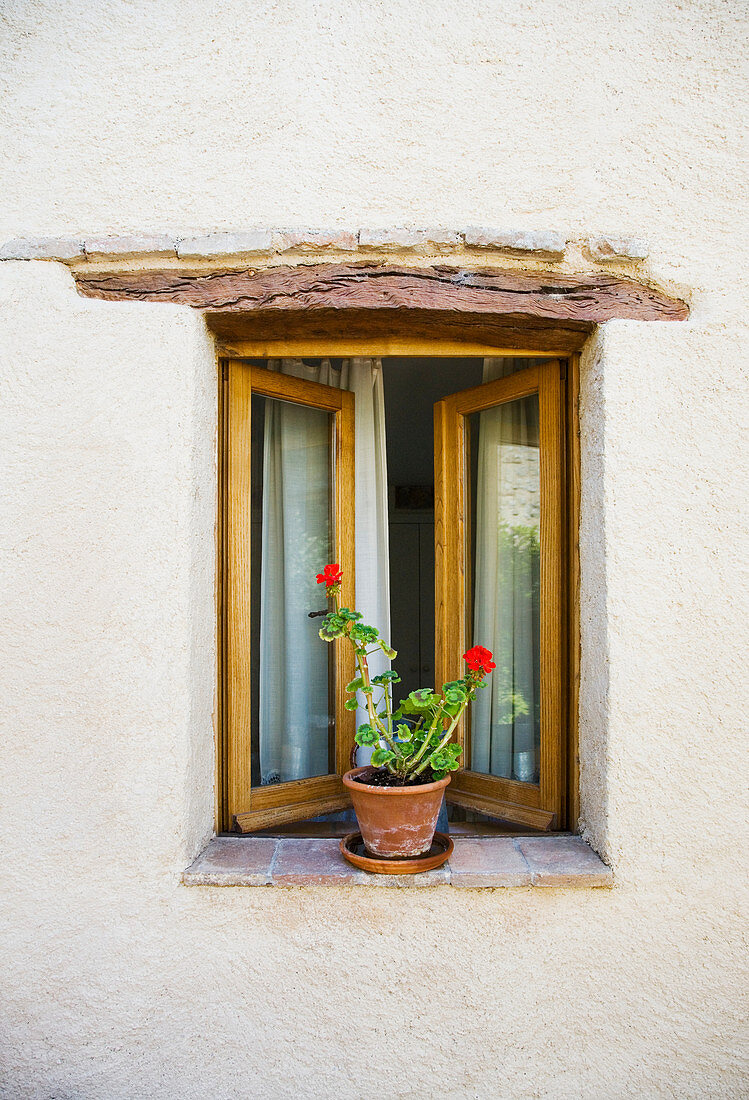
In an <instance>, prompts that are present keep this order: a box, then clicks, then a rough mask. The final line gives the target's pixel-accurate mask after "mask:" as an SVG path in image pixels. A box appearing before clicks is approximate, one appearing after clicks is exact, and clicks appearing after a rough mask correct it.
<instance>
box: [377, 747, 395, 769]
mask: <svg viewBox="0 0 749 1100" xmlns="http://www.w3.org/2000/svg"><path fill="white" fill-rule="evenodd" d="M391 760H395V753H394V752H392V751H391V750H390V749H381V748H378V749H375V751H374V752H373V753H372V764H373V765H374V767H375V768H380V767H382V765H383V764H389V763H390V761H391Z"/></svg>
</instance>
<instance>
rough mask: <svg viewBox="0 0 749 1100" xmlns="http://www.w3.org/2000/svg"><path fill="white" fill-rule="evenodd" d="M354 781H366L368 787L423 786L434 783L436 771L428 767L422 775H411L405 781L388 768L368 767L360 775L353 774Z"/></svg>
mask: <svg viewBox="0 0 749 1100" xmlns="http://www.w3.org/2000/svg"><path fill="white" fill-rule="evenodd" d="M352 779H353V780H354V783H365V784H366V785H367V786H368V787H422V786H424V784H425V783H434V782H435V778H434V773H433V772H432V769H431V768H426V769H425V770H424V771H423V772H422V773H421V775H414V776H410V777H409V778H408V779H407V780H406V781H405V783H404V781H403V780H402V779H401V778H400V777H399V776H397V775H393V774H392V773H391V772H389V771H388V770H387V768H371V767H370V768H366V769H365V770H364V771H363V772H361V773H360V774H359V775H354V776H352Z"/></svg>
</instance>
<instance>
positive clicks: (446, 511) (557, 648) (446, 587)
mask: <svg viewBox="0 0 749 1100" xmlns="http://www.w3.org/2000/svg"><path fill="white" fill-rule="evenodd" d="M563 370H564V367H563V364H562V363H561V362H559V361H557V360H550V361H548V362H547V363H545V364H543V365H542V366H535V367H530V368H528V369H526V370H523V371H520V372H518V373H517V374H512V375H510V376H508V377H506V378H501V379H499V380H497V381H495V382H488V383H485V384H484V385H481V386H476V387H475V388H473V389H470V390H464V391H462V392H461V393H456V394H453V395H452V396H450V397H447V398H445V399H444V400H443V401H440V402H439V403H438V404H437V405H436V406H435V420H434V428H435V430H434V435H435V517H434V526H435V589H436V608H435V612H436V616H435V618H436V655H435V656H436V672H437V676H436V679H437V684H440V683H442V682H444V681H446V680H455V679H457V678H458V677H460V676H462V675H463V674H464V663H463V660H462V654H463V653H464V651H465V650H466V648H467V645H468V640H467V633H468V627H467V622H466V603H467V599H466V589H467V587H468V584H467V581H468V567H469V561H468V545H467V538H468V531H467V519H468V510H469V507H470V503H469V501H468V473H469V471H468V462H467V454H466V452H467V434H466V433H467V426H466V418H467V417H468V416H469V415H470V414H471V413H475V412H480V411H483V410H485V409H490V408H495V407H497V406H499V405H502V404H504V403H505V402H509V401H515V400H517V399H519V398H522V397H527V396H530V395H532V394H537V395H538V400H539V448H540V481H541V486H540V488H541V530H540V542H541V566H540V569H541V582H540V587H541V591H540V694H541V752H540V757H541V759H540V780H539V783H538V784H531V783H520V782H517V781H515V780H512V779H501V778H496V777H493V776H489V775H483V774H479V773H477V772H472V771H468V770H461V771H460V772H459V773H458V774H457V775H454V776H453V779H452V782H451V784H450V786H449V787H448V789H447V792H446V794H447V797H448V801H451V802H453V803H455V804H457V805H459V806H464V807H466V808H467V809H470V810H475V811H479V812H481V813H486V814H489V815H491V816H492V817H500V818H503V819H504V820H507V821H513V822H516V823H517V824H519V825H525V826H531V827H533V828H537V829H549V828H555V827H558V826H559V823H560V821H561V820H562V811H563V802H562V788H563V783H564V762H565V745H566V742H567V730H566V726H567V715H566V714H565V713H564V707H563V700H564V690H563V673H564V663H565V662H564V658H565V653H566V642H567V639H566V602H567V601H566V599H565V592H564V587H563V583H562V563H563V553H564V545H563V539H564V527H563V515H564V503H565V487H564V484H563V469H564V451H563V431H564V406H563V402H562V372H563ZM474 641H476V642H479V643H480V642H481V639H474ZM466 726H467V723H466V721H465V719H464V720H462V721H461V723H460V726H459V728H458V731H457V732H458V741H459V743H461V744H463V746H464V749H465V759H466V761H468V759H469V754H468V744H467V730H466Z"/></svg>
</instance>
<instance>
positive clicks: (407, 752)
mask: <svg viewBox="0 0 749 1100" xmlns="http://www.w3.org/2000/svg"><path fill="white" fill-rule="evenodd" d="M398 752H399V753H400V755H401V756H402V757H403V759H404V760H408V758H409V757H410V756H413V754H414V753H415V752H416V745H412V744H411V743H410V742H409V741H402V742H401V743H400V744H399V745H398Z"/></svg>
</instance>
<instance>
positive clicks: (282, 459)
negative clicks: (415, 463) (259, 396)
mask: <svg viewBox="0 0 749 1100" xmlns="http://www.w3.org/2000/svg"><path fill="white" fill-rule="evenodd" d="M268 369H270V370H275V371H278V372H280V373H282V374H288V375H293V376H294V377H296V378H303V379H305V380H307V381H311V382H321V383H323V384H324V385H326V386H333V387H335V388H336V389H343V390H351V391H353V393H354V395H355V397H356V405H355V478H356V480H355V509H356V540H355V547H356V552H355V561H356V607H357V610H359V611H361V612H362V614H363V616H364V621H365V622H367V623H370V624H372V625H373V626H376V627H377V629H378V630H379V631H380V633H381V634H382V635H383V636H384V637H385V638H386V639H387V640H388V641H389V640H390V638H389V634H390V581H389V562H388V511H387V460H386V451H385V405H384V390H383V379H382V365H381V363H380V360H379V359H371V358H355V359H344V360H337V361H335V366H334V365H333V363H332V362H331V360H330V359H323V360H313V361H312V363H305V362H304V361H302V360H301V359H273V360H270V361H269V362H268ZM305 411H306V410H304V409H302V408H301V407H300V406H295V405H292V404H289V403H284V402H275V401H274V402H268V403H267V405H266V412H265V436H264V455H263V505H262V516H263V528H262V531H263V533H262V568H261V572H262V578H261V589H262V595H261V609H260V676H259V692H260V716H259V739H260V771H261V777H262V778H261V782H262V783H264V784H267V783H273V782H286V781H288V780H292V779H300V778H305V777H307V776H312V775H324V774H326V773H327V772H328V770H329V763H328V748H327V721H328V710H329V706H328V652H329V651H328V646H327V645H326V644H325V643H324V642H322V641H321V640H320V639H319V637H318V635H317V631H318V629H319V625H320V620H319V619H310V618H309V614H308V613H309V612H310V611H312V610H318V609H322V608H323V607H324V606H325V594H324V591H323V590H322V588H320V587H318V585H317V584H316V582H315V574H316V573H318V572H320V570H321V569H322V567H323V566H324V565H325V564H326V563H327V562H328V561H330V560H332V551H331V550H330V547H329V538H328V505H327V499H328V498H327V496H326V497H325V500H324V501H322V500H320V501H317V497H318V496H319V495H320V490H319V487H320V486H323V485H325V486H327V484H328V481H329V477H330V444H329V439H328V432H327V422H326V421H325V420H322V421H320V420H316V419H315V418H314V417H310V416H306V415H305ZM293 455H297V456H299V461H302V462H304V467H305V468H304V469H303V470H300V469H299V468H298V464H297V468H295V467H294V463H293V461H290V456H293ZM295 496H296V497H297V498H303V499H294V497H295ZM387 667H388V662H387V661H386V660H385V658H384V656H382V655H380V659H379V660H378V657H377V656H373V657H372V658H370V669H371V671H372V673H373V675H374V674H376V673H378V672H381V671H383V670H384V669H385V668H387ZM364 721H366V713H365V712H363V711H359V712H357V724H359V723H361V722H364ZM322 722H324V723H325V730H324V731H323V730H322V729H321V728H320V729H316V726H320V725H321V723H322ZM369 755H371V752H370V754H369ZM358 762H359V763H365V762H366V761H365V760H358Z"/></svg>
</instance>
